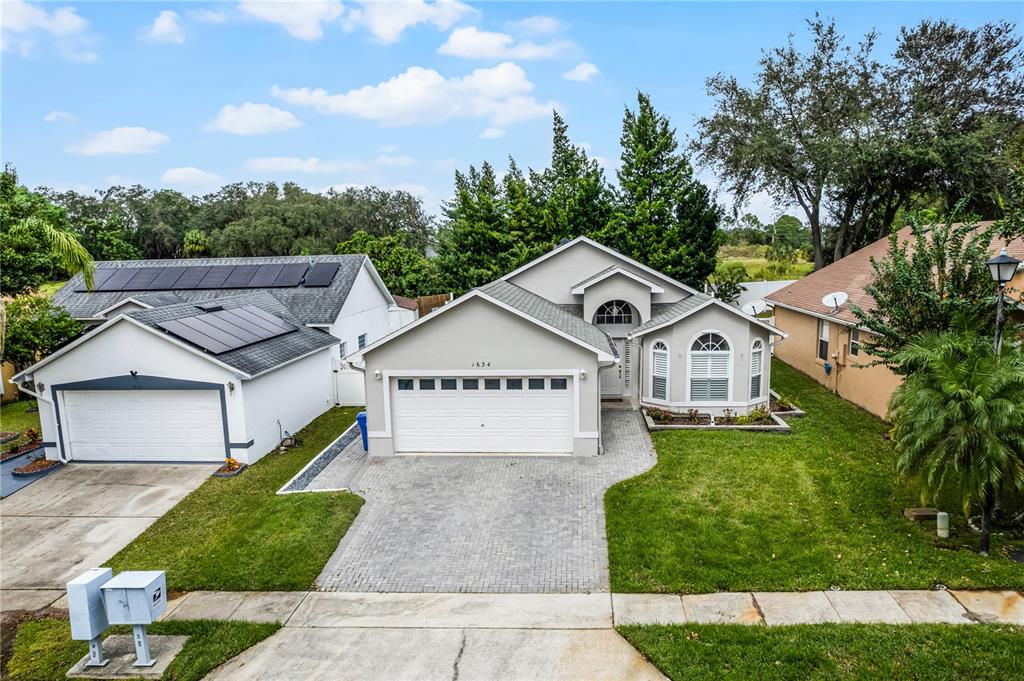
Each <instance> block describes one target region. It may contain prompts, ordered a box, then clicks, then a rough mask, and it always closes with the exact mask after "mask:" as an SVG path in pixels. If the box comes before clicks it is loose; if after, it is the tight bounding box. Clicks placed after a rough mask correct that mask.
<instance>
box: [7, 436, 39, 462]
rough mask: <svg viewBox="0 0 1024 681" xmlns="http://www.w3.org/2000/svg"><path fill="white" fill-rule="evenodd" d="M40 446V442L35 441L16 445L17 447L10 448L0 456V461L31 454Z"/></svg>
mask: <svg viewBox="0 0 1024 681" xmlns="http://www.w3.org/2000/svg"><path fill="white" fill-rule="evenodd" d="M41 446H42V442H40V441H39V440H36V441H35V442H29V443H27V444H23V445H18V446H17V447H11V448H10V449H8V450H7V451H6V452H4V453H3V454H2V455H0V461H8V460H10V459H14V458H16V457H19V456H21V455H22V454H24V453H26V452H33V451H35V450H37V449H39V448H40V447H41Z"/></svg>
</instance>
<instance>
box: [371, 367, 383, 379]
mask: <svg viewBox="0 0 1024 681" xmlns="http://www.w3.org/2000/svg"><path fill="white" fill-rule="evenodd" d="M373 377H374V378H376V379H377V380H378V381H379V380H380V379H381V378H382V374H381V373H380V369H377V370H375V371H374V372H373Z"/></svg>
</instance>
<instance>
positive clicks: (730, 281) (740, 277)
mask: <svg viewBox="0 0 1024 681" xmlns="http://www.w3.org/2000/svg"><path fill="white" fill-rule="evenodd" d="M746 278H747V271H746V269H745V268H744V267H743V263H739V262H720V263H718V267H717V268H715V271H714V273H713V274H711V275H710V276H708V278H707V284H708V286H709V287H710V288H711V295H712V296H714V297H715V298H718V299H719V300H721V301H722V302H723V303H729V304H730V305H731V304H732V303H735V302H736V301H737V300H739V298H740V294H742V293H743V287H742V286H740V283H741V282H743V281H744V280H745V279H746Z"/></svg>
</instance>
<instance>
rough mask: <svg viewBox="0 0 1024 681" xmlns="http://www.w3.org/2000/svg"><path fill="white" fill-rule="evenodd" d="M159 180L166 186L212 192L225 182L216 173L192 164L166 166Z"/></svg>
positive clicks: (190, 190)
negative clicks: (176, 166) (179, 166)
mask: <svg viewBox="0 0 1024 681" xmlns="http://www.w3.org/2000/svg"><path fill="white" fill-rule="evenodd" d="M160 181H161V182H163V183H164V184H165V185H167V186H168V187H172V188H174V189H180V190H182V191H186V192H212V191H215V190H217V189H220V188H221V187H222V186H224V184H225V182H226V181H225V179H224V178H223V177H221V176H220V175H218V174H217V173H211V172H209V171H207V170H201V169H199V168H194V167H192V166H186V167H183V168H168V169H167V170H165V171H164V174H163V175H161V176H160Z"/></svg>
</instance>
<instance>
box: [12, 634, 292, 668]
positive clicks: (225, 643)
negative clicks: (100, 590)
mask: <svg viewBox="0 0 1024 681" xmlns="http://www.w3.org/2000/svg"><path fill="white" fill-rule="evenodd" d="M279 628H280V625H278V624H250V623H248V622H215V621H210V620H196V621H191V622H190V621H183V622H158V623H156V624H153V625H150V626H149V627H148V630H149V633H150V634H170V635H175V634H184V635H187V636H188V637H189V639H188V641H186V642H185V647H184V648H182V650H181V652H180V653H179V654H178V656H177V657H176V658H174V661H173V662H171V664H170V666H169V667H168V668H167V671H165V672H164V675H163V678H164V679H174V681H186V680H192V679H201V678H203V677H204V676H206V674H207V673H209V672H210V671H212V670H213V669H214V668H216V667H218V666H219V665H221V664H223V663H224V662H226V661H228V660H229V659H231V658H232V657H234V656H235V655H238V654H239V653H241V652H242V651H243V650H245V649H246V648H249V647H251V646H253V645H255V644H257V643H259V642H260V641H262V640H263V639H265V638H266V637H268V636H270V635H271V634H273V633H274V632H275V631H277V630H278V629H279ZM130 631H131V630H130V629H128V628H127V627H120V628H115V629H112V630H111V632H112V633H122V634H123V633H129V632H130ZM88 652H89V644H88V642H86V641H73V640H71V629H70V627H69V626H68V622H67V620H60V619H39V620H28V621H25V622H23V623H22V624H21V626H20V627H18V633H17V637H16V638H15V640H14V651H13V654H12V656H11V659H10V661H9V662H8V663H7V673H6V675H5V676H4V678H5V679H8V680H9V681H63V679H64V678H65V676H64V674H65V672H67V670H68V669H70V668H71V666H72V665H73V664H75V663H76V662H78V660H80V659H82V657H83V656H85V654H86V653H88Z"/></svg>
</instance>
